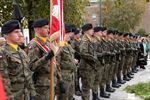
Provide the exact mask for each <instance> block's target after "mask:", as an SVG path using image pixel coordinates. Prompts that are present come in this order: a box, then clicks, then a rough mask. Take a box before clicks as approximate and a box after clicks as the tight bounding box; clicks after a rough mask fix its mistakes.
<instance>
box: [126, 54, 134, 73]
mask: <svg viewBox="0 0 150 100" xmlns="http://www.w3.org/2000/svg"><path fill="white" fill-rule="evenodd" d="M132 63H133V56H130V57H129V60H128V66H127V74H128V73H129V72H130V71H131V67H132Z"/></svg>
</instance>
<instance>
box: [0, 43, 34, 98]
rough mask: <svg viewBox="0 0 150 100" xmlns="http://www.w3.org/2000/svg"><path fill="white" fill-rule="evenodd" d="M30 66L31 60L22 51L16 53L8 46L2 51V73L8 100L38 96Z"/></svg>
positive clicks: (0, 65)
mask: <svg viewBox="0 0 150 100" xmlns="http://www.w3.org/2000/svg"><path fill="white" fill-rule="evenodd" d="M28 64H29V59H28V57H27V55H26V53H25V52H24V51H23V50H22V49H20V48H18V50H17V51H16V50H15V49H13V48H12V47H10V46H9V45H8V44H6V45H5V46H3V47H2V48H1V49H0V73H1V74H2V77H3V79H4V80H3V81H4V86H5V90H6V94H7V97H8V99H10V100H13V98H14V99H15V97H18V96H20V94H24V95H26V96H27V94H28V96H29V95H30V96H35V95H36V92H35V88H34V84H33V81H32V72H31V71H30V69H29V66H28ZM20 98H21V97H20Z"/></svg>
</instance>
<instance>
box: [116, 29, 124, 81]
mask: <svg viewBox="0 0 150 100" xmlns="http://www.w3.org/2000/svg"><path fill="white" fill-rule="evenodd" d="M118 45H119V47H120V53H121V54H120V56H121V60H120V61H119V64H118V71H117V83H119V84H124V83H126V82H125V81H124V80H122V70H123V66H124V61H125V47H124V41H123V33H122V32H118Z"/></svg>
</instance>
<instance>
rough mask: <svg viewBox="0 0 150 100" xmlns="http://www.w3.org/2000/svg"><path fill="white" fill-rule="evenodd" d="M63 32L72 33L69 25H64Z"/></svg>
mask: <svg viewBox="0 0 150 100" xmlns="http://www.w3.org/2000/svg"><path fill="white" fill-rule="evenodd" d="M65 32H66V33H70V32H72V26H71V25H70V24H65Z"/></svg>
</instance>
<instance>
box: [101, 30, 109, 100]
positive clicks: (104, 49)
mask: <svg viewBox="0 0 150 100" xmlns="http://www.w3.org/2000/svg"><path fill="white" fill-rule="evenodd" d="M106 33H107V28H106V27H102V37H101V47H102V55H103V56H102V59H103V60H104V61H103V71H102V80H101V82H99V87H100V96H101V97H104V98H109V97H110V94H108V93H106V91H105V85H106V83H107V79H108V77H107V74H108V68H109V57H108V52H109V51H110V49H109V46H108V45H107V37H106Z"/></svg>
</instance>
